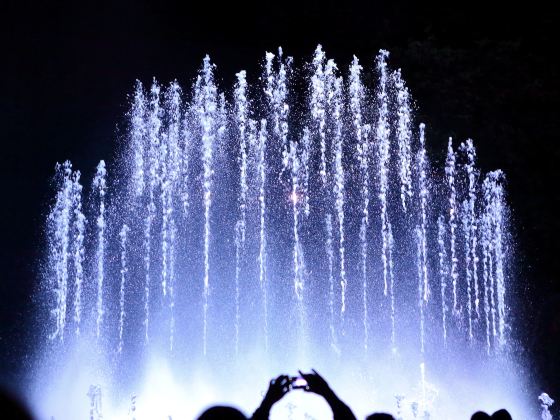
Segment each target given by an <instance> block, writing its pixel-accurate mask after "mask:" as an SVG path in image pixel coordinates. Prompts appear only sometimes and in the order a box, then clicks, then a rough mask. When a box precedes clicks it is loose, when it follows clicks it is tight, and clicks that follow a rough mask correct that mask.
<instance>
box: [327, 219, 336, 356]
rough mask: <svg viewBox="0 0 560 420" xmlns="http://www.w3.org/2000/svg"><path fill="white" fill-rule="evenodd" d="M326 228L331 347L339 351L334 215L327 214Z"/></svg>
mask: <svg viewBox="0 0 560 420" xmlns="http://www.w3.org/2000/svg"><path fill="white" fill-rule="evenodd" d="M325 222H326V230H327V240H326V253H327V271H328V277H329V314H330V328H329V330H330V334H331V337H330V338H331V348H332V349H334V350H335V351H336V352H337V353H338V351H337V350H338V346H337V344H336V343H337V340H336V328H335V318H334V274H333V269H334V266H333V263H334V249H333V239H332V238H333V233H332V216H331V215H330V214H328V215H327V217H326V219H325Z"/></svg>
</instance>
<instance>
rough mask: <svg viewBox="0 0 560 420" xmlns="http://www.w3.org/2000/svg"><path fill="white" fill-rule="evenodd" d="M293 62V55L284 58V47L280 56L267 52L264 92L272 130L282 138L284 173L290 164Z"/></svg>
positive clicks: (279, 53)
mask: <svg viewBox="0 0 560 420" xmlns="http://www.w3.org/2000/svg"><path fill="white" fill-rule="evenodd" d="M274 58H277V62H278V70H277V71H275V69H274V67H275V66H274ZM291 64H292V59H291V57H287V58H284V53H283V51H282V48H278V56H277V57H275V55H274V54H272V53H268V52H267V53H266V58H265V75H264V78H265V79H266V84H265V87H264V93H265V95H266V98H267V100H268V104H269V109H270V112H271V117H272V130H271V132H273V133H274V134H275V135H276V136H278V137H279V138H280V147H281V155H282V173H284V171H286V170H287V168H288V165H289V162H288V160H289V158H288V154H289V147H290V145H289V141H288V128H289V127H288V116H289V113H290V106H289V105H288V102H287V100H288V82H289V80H288V76H289V72H290V68H291Z"/></svg>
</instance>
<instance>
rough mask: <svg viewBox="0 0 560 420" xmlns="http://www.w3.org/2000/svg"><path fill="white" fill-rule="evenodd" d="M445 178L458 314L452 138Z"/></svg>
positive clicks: (448, 149) (455, 306)
mask: <svg viewBox="0 0 560 420" xmlns="http://www.w3.org/2000/svg"><path fill="white" fill-rule="evenodd" d="M445 178H446V180H447V187H448V190H449V191H448V192H449V200H448V201H449V209H448V212H449V240H450V246H449V248H450V253H451V255H450V266H451V268H450V274H451V281H452V283H453V313H454V314H457V313H458V312H459V308H458V306H457V304H458V302H457V279H458V277H459V274H458V272H457V262H458V258H457V249H456V241H457V239H456V233H455V232H456V229H457V214H458V211H457V193H456V190H455V152H454V151H453V142H452V139H451V137H450V138H449V143H448V144H447V158H446V160H445Z"/></svg>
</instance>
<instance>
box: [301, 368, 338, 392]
mask: <svg viewBox="0 0 560 420" xmlns="http://www.w3.org/2000/svg"><path fill="white" fill-rule="evenodd" d="M298 372H299V374H300V375H301V377H302V378H303V379H305V380H306V381H307V387H305V388H304V389H305V390H306V391H308V392H313V393H315V394H318V395H321V396H322V397H326V396H327V395H329V394H331V393H332V390H331V388H330V386H329V384H328V383H327V381H325V379H324V378H323V377H322V376H321V375H319V373H317V371H316V370H315V369H311V372H312V373H303V372H302V371H301V370H300V371H298Z"/></svg>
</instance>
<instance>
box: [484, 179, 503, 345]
mask: <svg viewBox="0 0 560 420" xmlns="http://www.w3.org/2000/svg"><path fill="white" fill-rule="evenodd" d="M503 182H504V174H503V172H502V171H500V170H497V171H492V172H489V173H488V174H487V175H486V178H485V179H484V182H483V186H482V188H483V195H484V204H485V217H486V219H487V221H486V225H485V229H486V230H485V232H484V233H483V236H485V237H486V238H487V240H488V241H489V243H490V244H491V250H490V252H491V254H490V256H489V270H491V271H490V274H489V277H490V287H491V293H490V301H491V313H492V323H493V335H494V338H495V340H496V341H497V345H498V348H503V347H504V346H505V344H506V341H507V340H506V326H507V324H506V303H505V293H506V288H505V280H506V278H505V272H504V269H505V267H504V265H505V263H504V261H505V258H506V255H505V250H504V241H505V240H506V239H505V220H504V218H505V211H506V209H505V204H504V191H503ZM488 238H489V239H488ZM487 252H488V250H487ZM496 324H497V330H496Z"/></svg>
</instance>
